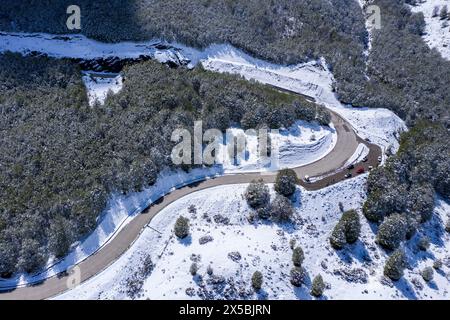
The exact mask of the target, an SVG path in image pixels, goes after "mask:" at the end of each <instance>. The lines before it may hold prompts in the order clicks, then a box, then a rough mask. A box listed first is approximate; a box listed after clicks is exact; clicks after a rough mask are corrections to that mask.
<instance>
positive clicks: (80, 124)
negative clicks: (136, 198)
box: [0, 53, 330, 275]
mask: <svg viewBox="0 0 450 320" xmlns="http://www.w3.org/2000/svg"><path fill="white" fill-rule="evenodd" d="M0 65H1V66H2V68H1V69H0V114H1V117H0V142H1V143H0V148H1V149H0V167H1V170H0V273H2V274H4V275H5V274H8V273H11V272H13V271H16V270H21V271H27V272H30V271H33V270H36V269H37V268H39V267H41V266H42V265H43V264H44V263H45V262H46V261H47V258H48V256H49V253H51V254H54V255H56V256H58V257H59V256H63V255H64V254H65V253H67V250H68V249H69V246H70V244H72V243H73V242H74V241H75V240H77V239H79V238H80V236H81V235H83V234H86V233H87V232H89V231H91V230H92V228H94V227H95V225H96V219H97V217H98V216H99V214H100V213H101V211H102V210H103V209H104V208H105V205H106V201H107V199H108V197H109V195H110V194H111V193H116V192H121V193H127V192H129V191H139V190H141V189H142V188H144V187H146V186H149V185H151V184H153V183H154V182H155V180H156V177H157V174H158V172H160V171H161V170H162V169H163V168H164V167H166V166H170V165H171V160H170V154H171V151H172V148H173V145H174V143H172V142H171V141H170V140H171V134H172V132H173V130H174V129H176V128H179V127H183V128H187V129H191V128H193V123H194V121H197V120H203V122H204V123H203V128H204V130H206V129H208V128H220V129H226V128H228V127H229V126H230V124H241V125H242V126H243V127H248V126H250V125H251V124H253V123H258V124H259V125H266V126H268V127H270V128H279V127H282V126H290V125H292V124H293V122H294V121H295V119H304V120H307V121H312V120H316V119H317V120H318V121H319V122H321V123H329V119H330V118H329V114H328V112H327V111H326V110H325V109H323V108H322V107H319V106H316V105H315V104H313V103H311V102H308V101H306V100H305V99H303V98H302V97H300V96H294V95H291V94H287V93H283V92H279V91H277V90H275V89H272V88H270V87H267V86H264V85H260V84H256V83H250V82H248V81H245V80H243V79H241V78H240V77H238V76H232V75H220V74H215V73H212V72H209V71H205V70H203V69H201V68H196V69H194V70H187V69H177V70H175V69H170V68H168V67H166V66H164V65H161V64H159V63H156V62H152V61H148V62H144V63H140V64H135V65H132V66H129V67H127V68H125V70H124V71H123V74H124V78H125V79H126V81H125V84H124V88H123V89H122V91H121V92H120V93H119V94H117V95H113V96H110V97H109V98H108V99H107V101H106V103H105V105H96V106H95V107H93V108H91V107H89V106H88V102H87V97H86V92H85V89H84V86H83V83H82V81H81V72H80V69H79V67H78V65H76V64H74V63H72V62H70V61H68V60H56V59H51V58H46V57H26V58H24V57H22V56H20V55H18V54H12V53H7V54H5V55H0Z"/></svg>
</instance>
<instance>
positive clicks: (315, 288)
mask: <svg viewBox="0 0 450 320" xmlns="http://www.w3.org/2000/svg"><path fill="white" fill-rule="evenodd" d="M324 290H325V283H324V282H323V278H322V276H321V275H320V274H319V275H317V276H316V277H315V278H314V280H313V282H312V287H311V295H312V296H314V297H320V296H322V295H323V292H324Z"/></svg>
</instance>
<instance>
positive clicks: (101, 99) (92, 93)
mask: <svg viewBox="0 0 450 320" xmlns="http://www.w3.org/2000/svg"><path fill="white" fill-rule="evenodd" d="M82 79H83V82H84V85H85V86H86V89H87V93H88V98H89V105H90V106H94V105H95V103H96V102H98V103H100V104H104V103H105V100H106V97H107V96H108V94H115V93H118V92H119V91H120V90H122V86H123V78H122V76H121V75H120V74H118V75H112V74H107V73H98V72H97V73H95V74H93V73H90V72H84V73H83V77H82Z"/></svg>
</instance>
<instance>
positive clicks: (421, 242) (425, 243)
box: [417, 236, 430, 251]
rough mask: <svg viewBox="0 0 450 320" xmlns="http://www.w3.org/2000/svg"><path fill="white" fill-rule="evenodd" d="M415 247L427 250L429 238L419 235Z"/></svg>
mask: <svg viewBox="0 0 450 320" xmlns="http://www.w3.org/2000/svg"><path fill="white" fill-rule="evenodd" d="M417 247H418V248H419V249H420V250H422V251H427V250H428V248H429V247H430V238H428V237H425V236H424V237H420V239H419V241H418V242H417Z"/></svg>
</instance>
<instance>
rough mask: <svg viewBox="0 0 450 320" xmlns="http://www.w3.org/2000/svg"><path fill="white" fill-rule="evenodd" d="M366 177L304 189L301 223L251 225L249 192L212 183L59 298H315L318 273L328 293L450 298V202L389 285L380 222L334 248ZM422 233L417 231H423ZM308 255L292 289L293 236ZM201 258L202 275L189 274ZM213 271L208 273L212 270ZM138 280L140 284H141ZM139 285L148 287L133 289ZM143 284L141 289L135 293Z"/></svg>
mask: <svg viewBox="0 0 450 320" xmlns="http://www.w3.org/2000/svg"><path fill="white" fill-rule="evenodd" d="M365 180H366V177H365V176H361V177H358V178H356V179H353V180H351V181H345V182H342V183H340V184H339V185H335V186H332V187H329V188H326V189H323V190H321V191H315V192H307V191H305V190H299V193H298V194H297V201H296V203H295V206H296V216H295V222H294V223H292V224H280V225H278V224H274V223H250V222H249V221H248V219H247V218H248V216H249V213H250V209H249V208H248V206H247V204H246V202H245V200H243V197H242V194H243V192H244V190H245V187H246V186H245V185H235V186H226V187H220V188H214V189H208V190H205V191H200V192H197V193H194V194H192V195H189V196H187V197H185V198H182V199H180V200H179V201H177V202H175V203H173V204H172V205H170V206H169V207H167V208H166V209H164V210H163V211H162V212H160V213H159V214H158V215H157V216H156V217H155V218H154V219H153V220H152V222H151V223H150V225H149V227H148V228H146V229H145V230H144V232H143V233H142V235H141V236H140V238H139V239H138V240H137V241H136V242H135V244H134V245H133V246H132V247H131V248H130V249H129V250H128V252H127V253H126V254H124V255H123V256H122V257H121V258H120V259H119V260H118V261H116V262H115V263H114V264H113V265H111V266H110V267H109V268H107V269H106V270H105V271H104V272H102V273H101V274H99V275H98V276H96V277H94V278H92V279H91V280H89V281H87V282H85V283H83V284H82V285H81V286H79V287H77V288H75V289H74V290H72V291H69V292H67V293H65V294H63V295H61V296H59V297H57V298H58V299H80V298H81V299H122V298H130V296H131V297H134V298H140V299H145V298H150V299H200V298H239V299H240V298H246V299H260V298H269V299H311V296H310V294H309V290H310V286H311V279H312V278H314V277H315V276H316V275H317V274H319V273H320V274H321V275H322V276H323V278H324V281H325V282H326V283H327V289H326V291H325V298H326V299H355V298H357V299H390V298H395V299H411V298H421V299H432V298H443V299H446V298H449V296H448V294H449V293H448V290H449V288H450V284H449V279H448V278H447V276H446V273H447V272H449V270H450V255H449V254H448V252H449V251H448V250H449V249H450V237H449V235H448V234H445V232H444V231H443V230H442V223H441V222H440V221H441V220H446V219H447V218H448V217H447V216H448V215H449V214H450V206H449V205H448V204H446V203H444V202H443V201H442V200H438V202H437V207H436V210H435V215H434V218H433V219H432V221H431V222H429V223H431V224H433V228H430V227H429V226H428V227H427V226H424V230H434V231H433V233H432V234H429V236H430V238H431V242H432V245H431V247H430V249H429V250H428V251H427V252H419V250H418V249H417V247H416V244H415V240H413V241H412V242H411V243H412V244H411V245H410V246H409V247H408V248H407V252H408V256H409V263H410V270H407V271H406V273H405V274H406V275H405V279H404V280H400V281H399V282H397V283H392V282H391V281H390V280H387V279H386V278H385V277H383V266H384V262H385V259H386V256H387V255H386V253H385V252H384V251H383V250H381V249H379V247H377V246H376V245H375V244H374V230H373V228H374V226H372V225H370V224H368V223H367V222H366V219H365V218H363V217H361V221H362V237H361V238H360V240H361V241H358V242H357V243H356V244H355V245H352V246H350V247H348V248H347V249H344V250H343V251H340V252H338V251H335V250H334V249H332V248H331V246H330V244H329V241H328V237H329V235H330V233H331V230H332V228H333V227H334V226H335V225H336V223H337V221H338V219H339V216H340V213H339V212H340V211H339V206H338V204H339V202H340V201H342V202H343V204H344V208H345V209H351V208H355V209H359V208H360V206H361V203H362V202H363V200H364V197H365V192H364V184H365ZM180 215H183V216H186V217H189V218H190V221H191V236H190V237H188V238H187V239H186V240H182V241H180V240H178V239H176V238H174V237H173V236H172V229H173V226H174V223H175V220H176V218H177V217H178V216H180ZM416 238H417V236H416ZM294 240H295V242H296V244H297V245H300V246H301V247H302V248H303V250H304V252H305V262H304V267H305V269H306V271H307V274H308V277H307V281H306V285H304V286H303V287H301V288H297V289H296V288H294V287H293V286H292V285H291V284H290V282H289V270H290V269H291V267H292V262H291V256H292V250H291V248H290V243H291V241H294ZM150 259H151V262H152V264H151V265H152V268H150V269H148V274H147V275H146V276H142V277H140V278H139V277H138V278H139V280H138V281H137V282H138V283H139V285H137V286H134V287H133V288H134V290H131V289H130V288H131V286H132V285H131V283H132V281H130V279H131V278H132V277H133V275H136V274H138V273H139V270H142V268H143V262H144V261H146V262H147V265H148V264H149V261H150ZM437 259H442V261H443V262H444V266H443V268H442V271H438V272H435V280H434V281H432V282H430V283H428V284H427V283H425V282H424V281H423V280H422V278H421V276H420V275H419V270H421V269H423V267H425V266H431V265H433V261H435V260H437ZM194 261H195V262H197V264H198V266H199V271H198V275H197V276H194V277H193V276H192V275H191V274H190V273H189V268H190V266H191V264H192V263H193V262H194ZM208 266H210V267H211V268H212V270H213V273H212V275H208V274H207V268H208ZM256 270H259V271H261V272H262V273H263V275H264V285H263V290H262V292H261V293H259V294H255V293H253V291H252V289H251V286H250V278H251V275H252V274H253V272H254V271H256ZM134 284H136V283H134ZM136 287H138V288H141V287H142V290H140V291H139V290H136ZM136 291H139V292H140V293H139V294H138V295H135V293H136Z"/></svg>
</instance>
